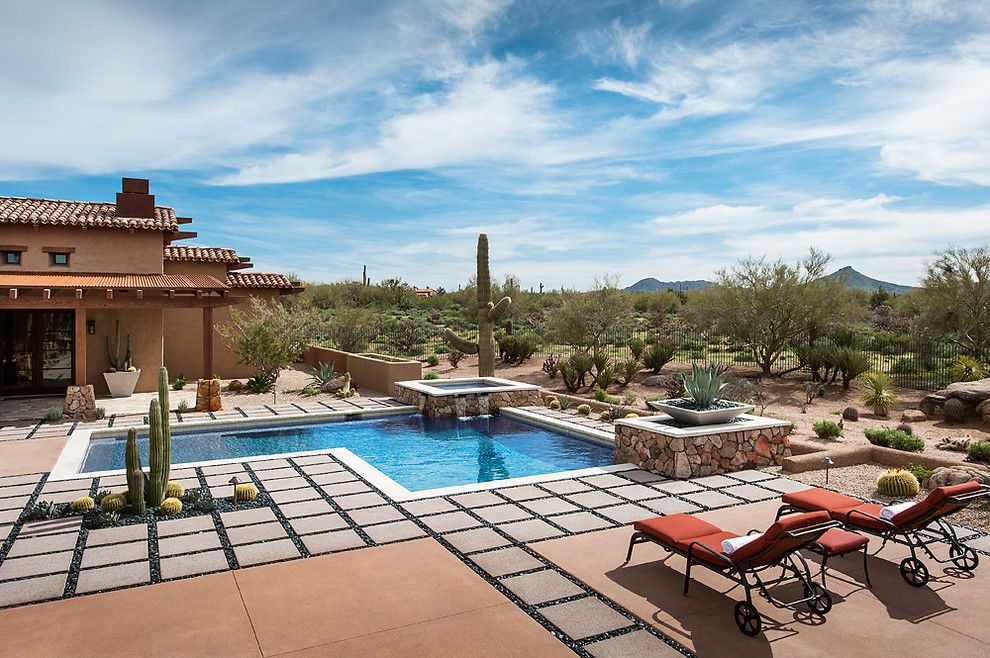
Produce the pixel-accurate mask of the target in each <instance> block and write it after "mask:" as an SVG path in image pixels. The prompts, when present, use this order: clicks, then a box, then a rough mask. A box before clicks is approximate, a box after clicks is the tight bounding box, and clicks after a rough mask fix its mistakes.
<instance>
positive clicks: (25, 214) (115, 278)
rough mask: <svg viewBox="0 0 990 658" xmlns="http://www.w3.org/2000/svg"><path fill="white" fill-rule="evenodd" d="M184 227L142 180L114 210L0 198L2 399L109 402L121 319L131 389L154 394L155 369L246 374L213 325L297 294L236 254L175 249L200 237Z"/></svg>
mask: <svg viewBox="0 0 990 658" xmlns="http://www.w3.org/2000/svg"><path fill="white" fill-rule="evenodd" d="M191 222H192V220H191V219H190V218H187V217H177V216H176V214H175V211H174V210H173V209H172V208H170V207H167V206H158V205H155V197H154V195H152V194H149V182H148V181H147V180H146V179H137V178H124V179H123V181H122V189H121V191H120V192H119V193H117V199H116V203H101V202H87V201H60V200H53V199H29V198H21V197H0V395H36V394H42V393H60V392H64V390H65V388H66V386H68V385H69V384H73V383H75V384H93V385H94V386H95V387H96V392H97V394H101V393H106V392H107V387H106V384H105V382H104V380H103V373H104V372H105V371H106V369H107V367H108V365H109V363H108V358H107V350H106V340H107V337H108V336H109V337H110V340H111V341H113V340H114V332H115V326H116V321H118V320H119V321H120V330H121V335H122V340H126V337H127V336H128V335H130V337H131V339H132V341H133V362H134V364H135V365H136V366H137V367H139V368H140V369H141V377H140V378H139V380H138V383H137V389H136V390H138V391H150V390H154V388H155V386H156V378H157V373H158V369H159V367H160V366H162V365H165V366H168V368H169V371H170V373H172V374H173V375H179V374H182V375H184V376H185V377H186V378H188V379H194V378H197V377H203V376H210V375H212V374H214V373H216V374H219V375H220V376H221V377H245V376H249V375H250V374H253V370H252V369H251V368H250V367H248V366H244V365H242V364H238V363H237V359H236V357H235V355H234V354H233V353H232V352H231V351H230V349H229V348H228V347H227V346H226V345H225V344H224V343H223V341H222V339H221V338H220V336H219V335H218V333H217V331H216V327H217V326H219V325H220V324H222V323H223V322H225V321H226V320H227V318H228V317H229V309H230V307H231V306H233V305H235V304H240V303H243V302H244V301H246V300H247V298H248V297H249V296H257V297H262V298H264V299H268V300H276V299H278V298H279V297H280V296H281V295H289V294H293V293H297V292H300V291H301V290H302V288H300V287H299V286H298V285H297V284H294V283H293V282H291V281H290V280H289V279H288V278H287V277H286V276H284V275H282V274H269V273H258V272H251V271H246V270H249V269H250V268H251V267H252V266H251V263H250V259H248V258H244V257H242V256H239V255H238V254H237V253H236V252H235V251H234V250H232V249H227V248H223V247H203V246H187V245H180V244H177V243H178V242H179V241H182V240H186V239H189V238H193V237H195V236H196V233H194V232H191V231H188V230H186V228H187V225H188V224H190V223H191ZM122 349H123V348H122Z"/></svg>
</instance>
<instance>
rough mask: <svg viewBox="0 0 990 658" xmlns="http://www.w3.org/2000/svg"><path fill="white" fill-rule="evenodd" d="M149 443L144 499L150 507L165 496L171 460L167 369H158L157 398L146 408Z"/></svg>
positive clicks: (159, 502)
mask: <svg viewBox="0 0 990 658" xmlns="http://www.w3.org/2000/svg"><path fill="white" fill-rule="evenodd" d="M148 424H149V426H150V427H149V435H150V443H149V446H148V466H149V468H150V471H149V473H148V487H147V491H146V492H145V499H146V500H147V501H148V504H149V505H151V506H152V507H158V506H159V505H161V503H162V499H163V498H164V497H165V488H166V487H167V486H168V476H169V465H170V460H171V454H170V452H171V447H172V432H171V430H170V428H169V419H168V370H166V369H165V368H162V369H161V370H159V371H158V399H157V400H152V401H151V405H150V408H149V410H148Z"/></svg>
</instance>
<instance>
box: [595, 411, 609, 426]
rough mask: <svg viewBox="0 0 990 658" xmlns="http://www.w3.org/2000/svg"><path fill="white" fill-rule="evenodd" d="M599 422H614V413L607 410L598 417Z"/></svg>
mask: <svg viewBox="0 0 990 658" xmlns="http://www.w3.org/2000/svg"><path fill="white" fill-rule="evenodd" d="M598 420H603V421H605V422H606V423H607V422H609V421H611V420H612V412H611V411H607V410H606V411H603V412H601V414H599V415H598Z"/></svg>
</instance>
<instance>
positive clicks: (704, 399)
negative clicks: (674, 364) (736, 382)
mask: <svg viewBox="0 0 990 658" xmlns="http://www.w3.org/2000/svg"><path fill="white" fill-rule="evenodd" d="M727 379H728V373H724V372H719V371H718V368H717V367H715V366H714V365H709V366H706V367H701V366H699V365H698V364H697V363H692V364H691V374H690V375H686V376H685V377H684V390H685V391H687V395H688V397H689V398H691V399H692V400H694V404H695V407H697V408H698V409H707V408H708V407H710V406H712V405H713V404H714V403H715V402H717V401H718V400H720V399H722V389H723V388H725V385H726V384H727V383H728V382H727V381H726V380H727Z"/></svg>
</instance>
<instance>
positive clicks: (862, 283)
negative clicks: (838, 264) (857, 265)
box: [825, 265, 914, 295]
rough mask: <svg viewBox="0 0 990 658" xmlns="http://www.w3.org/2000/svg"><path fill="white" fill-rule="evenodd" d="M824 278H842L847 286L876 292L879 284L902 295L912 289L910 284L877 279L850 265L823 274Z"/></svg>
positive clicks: (890, 291)
mask: <svg viewBox="0 0 990 658" xmlns="http://www.w3.org/2000/svg"><path fill="white" fill-rule="evenodd" d="M825 278H826V279H842V278H845V280H846V287H847V288H858V289H860V290H866V291H868V292H876V291H877V289H879V288H880V287H881V286H882V287H883V289H884V290H886V291H887V292H889V293H892V294H895V295H903V294H904V293H906V292H910V291H911V290H914V288H912V287H911V286H902V285H901V284H899V283H890V282H889V281H880V280H878V279H873V278H870V277H868V276H866V275H865V274H863V273H861V272H857V271H856V270H854V269H853V268H852V267H850V266H848V265H847V266H846V267H843V268H842V269H841V270H838V271H835V272H832V273H831V274H828V275H826V276H825Z"/></svg>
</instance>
